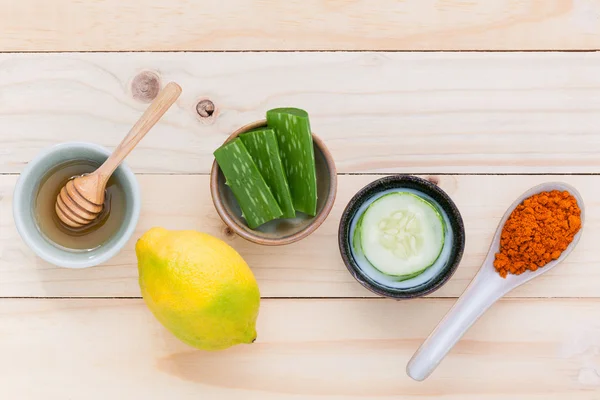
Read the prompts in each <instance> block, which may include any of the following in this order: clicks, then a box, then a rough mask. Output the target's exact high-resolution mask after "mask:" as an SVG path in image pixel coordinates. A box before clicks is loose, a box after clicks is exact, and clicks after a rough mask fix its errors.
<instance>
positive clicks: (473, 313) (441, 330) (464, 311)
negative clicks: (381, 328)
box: [406, 257, 506, 381]
mask: <svg viewBox="0 0 600 400" xmlns="http://www.w3.org/2000/svg"><path fill="white" fill-rule="evenodd" d="M491 262H492V261H491V260H490V259H489V257H488V259H487V260H486V261H485V263H484V265H483V266H482V268H481V269H480V271H479V272H478V274H477V276H476V277H475V278H474V279H473V281H472V282H471V284H470V285H469V286H468V287H467V289H466V290H465V291H464V293H463V294H462V295H461V296H460V298H459V299H458V301H457V302H456V304H454V306H453V307H452V308H451V309H450V311H448V313H447V314H446V316H445V317H444V319H442V320H441V321H440V323H439V324H438V326H437V327H436V328H435V330H434V331H433V332H432V333H431V335H429V337H428V338H427V339H426V340H425V342H423V344H422V345H421V347H419V350H417V352H416V353H415V354H414V355H413V357H412V358H411V360H410V361H409V362H408V365H407V367H406V373H407V374H408V376H410V377H411V378H413V379H414V380H417V381H422V380H424V379H425V378H427V377H428V376H429V375H430V374H431V373H432V372H433V370H434V369H435V368H436V367H437V366H438V364H439V363H440V362H441V361H442V360H443V359H444V357H445V356H446V354H448V352H449V351H450V350H451V349H452V347H454V345H455V344H456V343H457V342H458V341H459V340H460V338H461V337H462V336H463V335H464V334H465V332H466V331H467V330H468V329H469V328H470V327H471V325H473V324H474V323H475V321H477V319H479V317H480V316H481V315H482V314H483V313H484V312H485V311H486V310H487V309H488V308H489V307H490V306H491V305H492V304H494V302H496V300H498V299H499V298H500V297H502V296H503V295H504V294H505V292H506V290H505V289H506V286H505V284H504V282H502V281H503V279H501V278H500V277H499V276H492V274H496V272H495V271H494V266H493V265H491Z"/></svg>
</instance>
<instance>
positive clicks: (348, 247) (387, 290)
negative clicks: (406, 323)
mask: <svg viewBox="0 0 600 400" xmlns="http://www.w3.org/2000/svg"><path fill="white" fill-rule="evenodd" d="M397 189H399V190H407V189H408V190H412V191H416V192H419V193H420V194H424V195H425V197H429V198H430V199H432V200H434V202H435V203H437V205H438V206H439V207H440V208H441V210H440V211H443V214H445V216H446V217H447V218H446V224H448V225H449V227H447V228H446V229H447V233H448V234H449V235H451V238H450V239H451V240H452V241H451V242H449V247H448V252H447V255H446V256H443V255H442V256H440V257H444V260H443V261H442V260H441V259H440V260H438V261H439V262H440V263H441V264H440V267H439V269H437V268H436V270H435V271H434V270H431V268H433V267H430V268H428V269H427V270H425V271H424V272H423V273H422V274H421V275H419V276H417V277H415V278H411V279H408V280H405V281H403V285H405V286H404V287H402V288H399V287H393V286H392V285H391V284H390V282H391V281H392V280H393V277H388V276H386V275H384V274H382V273H380V272H379V271H376V270H375V268H374V267H372V266H370V264H369V266H365V262H364V261H363V262H360V261H359V257H358V256H357V254H356V253H355V251H353V249H352V243H351V242H352V237H351V236H352V233H351V227H352V226H353V222H354V221H355V219H357V218H360V215H361V214H362V212H364V209H365V206H366V203H368V202H370V201H372V200H373V199H374V198H376V197H377V196H378V195H381V194H382V193H383V192H388V191H394V190H397ZM448 240H449V239H448V238H447V239H446V241H448ZM338 244H339V248H340V253H341V256H342V259H343V260H344V264H346V267H347V268H348V271H350V273H351V274H352V276H354V278H355V279H356V280H357V281H358V282H359V283H360V284H361V285H363V286H364V287H365V288H367V289H369V290H370V291H372V292H373V293H376V294H378V295H381V296H385V297H391V298H395V299H411V298H415V297H421V296H425V295H427V294H430V293H433V292H434V291H436V290H437V289H439V288H440V287H442V286H443V285H444V284H445V283H446V282H447V281H448V280H449V279H450V278H451V277H452V275H453V274H454V272H455V271H456V269H457V268H458V265H459V264H460V260H461V259H462V255H463V252H464V248H465V229H464V223H463V219H462V217H461V215H460V212H459V211H458V208H457V207H456V205H455V204H454V202H453V201H452V199H450V197H449V196H448V195H447V194H446V192H444V191H443V190H442V189H440V188H439V187H438V186H437V185H435V184H433V183H431V182H429V181H427V180H425V179H421V178H418V177H416V176H410V175H393V176H387V177H385V178H381V179H378V180H376V181H374V182H371V183H370V184H368V185H367V186H365V187H364V188H362V189H361V190H360V191H359V192H358V193H357V194H356V195H354V197H353V198H352V199H351V200H350V202H349V203H348V205H347V206H346V209H345V210H344V213H343V214H342V218H341V220H340V226H339V231H338ZM365 260H366V259H365ZM366 263H368V261H366ZM367 268H372V269H373V271H376V273H374V274H373V273H372V274H369V273H368V272H367ZM428 270H431V271H429V272H427V271H428ZM426 273H428V275H425V274H426ZM429 275H431V276H429ZM375 276H378V277H380V278H375ZM383 277H385V278H387V279H385V280H384V279H383ZM420 277H421V278H420ZM424 279H426V280H424ZM386 280H387V281H386ZM413 282H414V285H412V283H413Z"/></svg>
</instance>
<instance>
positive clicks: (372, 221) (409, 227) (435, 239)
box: [358, 192, 445, 276]
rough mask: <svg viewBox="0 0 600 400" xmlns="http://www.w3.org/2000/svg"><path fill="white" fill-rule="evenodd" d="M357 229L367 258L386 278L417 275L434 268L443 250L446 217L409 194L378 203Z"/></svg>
mask: <svg viewBox="0 0 600 400" xmlns="http://www.w3.org/2000/svg"><path fill="white" fill-rule="evenodd" d="M358 229H359V230H360V244H361V248H362V251H363V254H364V256H365V257H366V258H367V260H368V261H369V262H370V263H371V264H372V265H373V266H374V267H375V268H377V269H378V270H379V271H381V272H383V273H384V274H386V275H392V276H407V275H412V276H415V275H417V274H418V273H420V272H422V271H424V270H425V269H427V268H428V267H430V266H431V265H433V264H434V263H435V261H436V260H437V259H438V257H439V256H440V253H441V252H442V248H443V247H444V240H445V227H444V219H443V217H442V216H441V214H440V213H439V211H438V210H437V208H436V207H435V206H434V205H433V204H431V203H430V202H429V201H427V200H425V199H423V198H421V197H419V196H417V195H414V194H412V193H408V192H396V193H390V194H387V195H385V196H382V197H381V198H379V199H377V200H375V201H374V202H373V204H371V205H370V206H369V207H368V208H367V210H366V211H365V212H364V214H363V216H362V221H361V224H360V227H359V228H358Z"/></svg>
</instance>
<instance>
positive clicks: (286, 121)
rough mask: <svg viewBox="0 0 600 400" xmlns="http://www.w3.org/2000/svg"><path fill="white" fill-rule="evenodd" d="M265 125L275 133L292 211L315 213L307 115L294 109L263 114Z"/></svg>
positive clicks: (310, 143) (314, 182)
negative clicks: (265, 116) (292, 206)
mask: <svg viewBox="0 0 600 400" xmlns="http://www.w3.org/2000/svg"><path fill="white" fill-rule="evenodd" d="M267 125H269V127H270V128H273V129H274V130H275V133H276V135H277V141H278V142H279V153H280V154H281V161H282V163H283V167H284V169H285V173H286V176H287V180H288V184H289V186H290V192H291V194H292V201H293V203H294V208H295V209H296V210H298V211H301V212H303V213H306V214H308V215H311V216H314V215H316V213H317V176H316V170H315V152H314V148H313V140H312V133H311V130H310V122H309V120H308V114H307V112H306V111H304V110H300V109H298V108H276V109H273V110H269V111H267Z"/></svg>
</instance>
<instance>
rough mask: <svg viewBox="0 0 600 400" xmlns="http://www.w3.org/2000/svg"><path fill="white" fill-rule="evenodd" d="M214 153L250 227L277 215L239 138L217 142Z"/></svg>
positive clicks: (276, 207) (268, 192)
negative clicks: (223, 142)
mask: <svg viewBox="0 0 600 400" xmlns="http://www.w3.org/2000/svg"><path fill="white" fill-rule="evenodd" d="M214 156H215V158H216V160H217V163H218V164H219V167H220V168H221V171H223V175H225V178H226V179H227V182H226V184H227V185H228V186H229V187H230V188H231V190H232V191H233V194H234V196H235V198H236V199H237V201H238V204H239V205H240V208H241V209H242V216H243V217H244V218H245V219H246V222H247V223H248V226H249V227H250V229H254V228H256V227H258V226H260V225H262V224H264V223H265V222H268V221H271V220H273V219H275V218H279V217H281V215H282V214H283V213H282V211H281V208H279V205H278V204H277V200H275V197H273V193H271V190H270V189H269V186H268V185H267V183H266V182H265V180H264V179H263V177H262V175H261V174H260V172H258V168H257V167H256V164H254V161H253V160H252V157H251V156H250V153H248V150H247V149H246V146H244V143H242V141H241V140H240V139H235V140H233V141H231V142H229V143H227V144H225V145H223V146H221V147H220V148H218V149H217V150H216V151H215V152H214Z"/></svg>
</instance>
